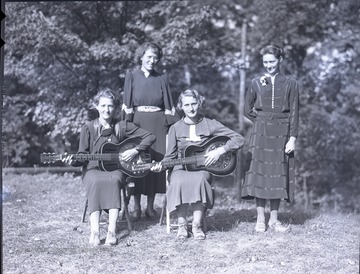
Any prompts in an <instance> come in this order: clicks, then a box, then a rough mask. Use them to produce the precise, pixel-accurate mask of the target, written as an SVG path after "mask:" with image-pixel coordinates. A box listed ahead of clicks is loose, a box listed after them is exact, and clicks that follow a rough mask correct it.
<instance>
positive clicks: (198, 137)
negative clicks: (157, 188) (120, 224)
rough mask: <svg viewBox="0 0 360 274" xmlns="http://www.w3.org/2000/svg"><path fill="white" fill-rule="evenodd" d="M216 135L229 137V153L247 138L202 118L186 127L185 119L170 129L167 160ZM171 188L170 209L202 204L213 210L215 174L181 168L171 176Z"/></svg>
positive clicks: (227, 148) (226, 149)
mask: <svg viewBox="0 0 360 274" xmlns="http://www.w3.org/2000/svg"><path fill="white" fill-rule="evenodd" d="M214 136H227V137H229V138H230V140H229V141H227V143H226V144H225V145H224V149H225V151H226V152H227V151H230V150H237V149H239V148H241V147H242V146H243V145H244V142H245V141H244V138H243V137H242V136H241V135H240V134H238V133H237V132H235V131H233V130H231V129H229V128H227V127H225V126H224V125H222V124H221V123H219V122H218V121H216V120H211V119H208V118H202V119H201V120H200V121H199V122H198V123H197V124H195V125H189V124H186V123H185V121H184V119H181V120H180V121H178V122H176V123H175V124H174V125H172V126H171V127H170V129H169V137H168V140H169V142H168V148H167V151H166V155H165V157H164V160H165V161H166V160H171V159H178V158H181V153H182V151H183V149H184V148H186V147H187V146H188V145H191V144H195V145H202V144H203V143H204V142H206V141H207V140H209V138H211V137H214ZM169 178H170V180H169V181H170V185H169V187H168V190H167V193H166V199H167V208H168V210H169V211H170V212H171V211H174V210H175V209H176V207H177V206H179V205H181V204H189V203H196V202H201V203H202V204H203V205H204V206H205V207H206V208H209V209H211V208H212V206H213V204H214V197H213V194H212V189H211V174H210V173H209V172H207V171H186V170H184V168H183V166H181V165H178V166H175V167H174V168H173V170H172V171H171V173H170V177H169Z"/></svg>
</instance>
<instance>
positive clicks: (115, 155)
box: [40, 137, 151, 178]
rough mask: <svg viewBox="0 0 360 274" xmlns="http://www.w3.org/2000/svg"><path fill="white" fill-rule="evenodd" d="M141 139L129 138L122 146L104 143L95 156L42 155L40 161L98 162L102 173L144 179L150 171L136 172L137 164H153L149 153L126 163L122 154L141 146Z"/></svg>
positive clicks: (137, 156)
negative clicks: (118, 172)
mask: <svg viewBox="0 0 360 274" xmlns="http://www.w3.org/2000/svg"><path fill="white" fill-rule="evenodd" d="M140 142H141V138H138V137H134V138H128V139H126V140H124V141H123V142H121V143H120V144H114V143H111V142H108V143H104V144H103V145H102V146H101V147H100V150H99V153H95V154H65V153H64V154H55V153H42V154H41V155H40V160H41V162H42V163H54V162H56V161H61V160H63V159H64V158H65V157H68V156H72V159H73V160H79V161H98V165H99V168H100V170H102V171H114V170H121V171H122V172H124V173H125V174H127V175H128V176H130V177H133V178H141V177H144V176H145V175H146V174H147V173H148V171H147V170H144V171H141V170H134V166H135V165H136V164H145V163H151V156H150V154H148V153H145V152H143V151H141V152H140V153H139V154H138V155H136V156H135V157H134V158H133V159H132V160H130V161H128V162H126V161H124V160H121V153H123V152H124V151H126V150H128V149H132V148H134V147H136V146H137V145H139V144H140Z"/></svg>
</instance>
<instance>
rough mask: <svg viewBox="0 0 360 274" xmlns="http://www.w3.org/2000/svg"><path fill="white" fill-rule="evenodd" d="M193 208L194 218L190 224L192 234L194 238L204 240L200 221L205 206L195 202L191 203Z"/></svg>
mask: <svg viewBox="0 0 360 274" xmlns="http://www.w3.org/2000/svg"><path fill="white" fill-rule="evenodd" d="M192 207H193V209H194V219H193V224H192V233H193V234H194V238H195V240H204V239H205V233H204V231H203V230H202V228H201V227H202V221H203V218H204V212H205V206H204V205H203V204H202V203H200V202H197V203H196V204H192Z"/></svg>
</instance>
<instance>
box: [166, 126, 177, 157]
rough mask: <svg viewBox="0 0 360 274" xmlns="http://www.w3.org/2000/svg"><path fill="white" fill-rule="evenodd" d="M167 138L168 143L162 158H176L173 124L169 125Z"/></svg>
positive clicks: (175, 139)
mask: <svg viewBox="0 0 360 274" xmlns="http://www.w3.org/2000/svg"><path fill="white" fill-rule="evenodd" d="M167 139H168V143H167V148H166V153H165V156H164V159H163V160H170V159H177V158H178V146H177V138H176V131H175V127H174V126H171V127H170V129H169V132H168V137H167Z"/></svg>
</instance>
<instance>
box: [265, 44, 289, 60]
mask: <svg viewBox="0 0 360 274" xmlns="http://www.w3.org/2000/svg"><path fill="white" fill-rule="evenodd" d="M260 54H261V56H264V55H265V54H272V55H274V56H275V57H276V59H279V58H280V57H284V52H283V49H282V48H281V47H279V46H277V45H267V46H265V47H263V48H262V49H261V50H260Z"/></svg>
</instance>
